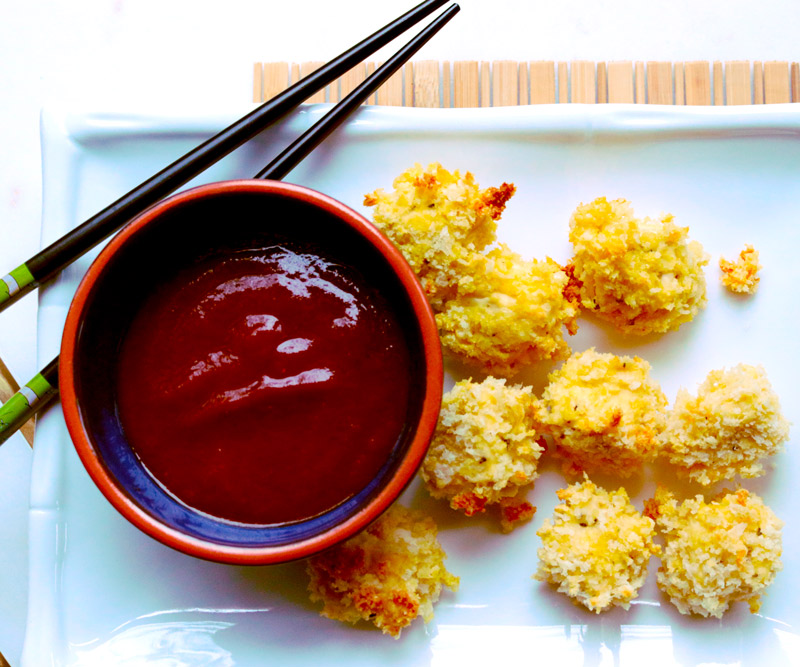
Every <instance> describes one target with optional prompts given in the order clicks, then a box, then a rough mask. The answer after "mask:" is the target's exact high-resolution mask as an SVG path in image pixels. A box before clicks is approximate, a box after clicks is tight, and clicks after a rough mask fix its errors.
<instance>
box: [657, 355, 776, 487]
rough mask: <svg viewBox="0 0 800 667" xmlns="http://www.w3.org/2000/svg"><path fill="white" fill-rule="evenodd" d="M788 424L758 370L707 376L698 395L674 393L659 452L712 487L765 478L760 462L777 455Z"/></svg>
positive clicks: (734, 370) (744, 366)
mask: <svg viewBox="0 0 800 667" xmlns="http://www.w3.org/2000/svg"><path fill="white" fill-rule="evenodd" d="M788 438H789V422H788V421H786V419H785V418H784V416H783V414H782V413H781V406H780V401H779V399H778V396H777V395H776V394H775V392H774V391H773V390H772V386H771V385H770V383H769V380H768V379H767V375H766V372H765V371H764V369H763V368H762V367H761V366H748V365H747V364H739V365H738V366H735V367H734V368H732V369H730V370H725V369H723V370H716V371H711V372H710V373H709V374H708V376H707V377H706V379H705V381H704V382H703V384H701V385H700V388H699V390H698V392H697V396H691V395H690V394H689V392H687V391H686V390H685V389H681V390H680V391H679V392H678V397H677V399H676V400H675V405H674V406H673V408H672V411H671V412H670V414H669V418H668V420H667V429H666V431H665V432H664V436H663V439H664V444H663V447H662V448H661V452H662V453H663V454H664V456H665V457H666V458H667V459H668V460H669V462H670V463H672V464H673V465H675V466H678V471H679V472H680V473H682V474H683V475H684V476H687V477H690V478H691V479H693V480H695V481H697V482H700V483H701V484H706V485H708V484H713V483H714V482H717V481H719V480H722V479H733V478H734V476H735V475H740V476H741V477H758V476H759V475H763V474H764V467H763V465H762V464H761V459H763V458H765V457H767V456H772V455H773V454H775V453H777V452H778V451H780V449H781V448H782V446H783V443H784V442H785V441H786V440H787V439H788Z"/></svg>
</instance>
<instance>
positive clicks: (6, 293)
mask: <svg viewBox="0 0 800 667" xmlns="http://www.w3.org/2000/svg"><path fill="white" fill-rule="evenodd" d="M34 282H36V279H35V278H34V277H33V274H32V273H31V272H30V270H29V269H28V267H27V265H25V264H20V265H19V266H18V267H17V268H16V269H13V270H12V271H11V272H10V273H8V274H7V275H5V276H4V277H3V278H1V279H0V303H3V302H5V301H8V300H9V299H10V298H11V297H12V296H14V295H15V294H16V293H17V292H19V291H20V290H22V289H24V288H26V287H27V286H28V285H31V284H33V283H34Z"/></svg>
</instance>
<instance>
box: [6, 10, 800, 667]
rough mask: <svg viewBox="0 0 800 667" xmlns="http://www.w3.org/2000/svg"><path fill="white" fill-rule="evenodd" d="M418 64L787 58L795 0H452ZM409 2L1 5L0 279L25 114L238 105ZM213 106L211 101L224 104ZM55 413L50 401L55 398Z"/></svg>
mask: <svg viewBox="0 0 800 667" xmlns="http://www.w3.org/2000/svg"><path fill="white" fill-rule="evenodd" d="M461 5H462V12H461V13H460V15H459V16H457V17H456V18H455V19H454V21H453V22H452V23H451V25H449V26H448V27H447V28H446V29H445V30H444V31H443V32H442V33H441V34H440V35H438V36H437V37H436V38H435V39H434V40H433V41H432V42H431V43H430V44H428V45H427V46H426V47H425V48H424V49H423V51H421V52H420V53H419V54H418V56H417V57H418V58H420V59H428V58H429V59H489V60H491V59H525V60H535V59H548V60H572V59H587V60H614V59H635V60H695V59H722V60H728V59H743V60H795V61H796V60H798V59H800V48H799V47H798V45H797V26H798V25H800V3H798V2H797V1H796V0H762V1H761V2H759V3H753V2H751V1H748V0H729V1H728V2H726V3H720V2H715V1H714V0H674V1H673V2H671V3H642V2H639V1H634V0H606V1H605V2H597V1H596V0H560V1H556V2H548V3H544V2H531V1H530V0H463V1H462V2H461ZM410 6H411V2H409V1H408V0H381V2H374V1H370V0H338V1H337V2H331V1H330V0H306V1H305V2H298V1H295V2H280V3H279V2H274V1H271V0H229V1H228V2H225V3H222V4H220V3H199V2H196V0H135V1H133V0H81V1H80V2H77V3H64V2H57V0H28V1H27V2H25V3H23V2H20V1H17V2H13V1H12V0H0V16H2V19H1V20H0V62H1V63H2V66H0V96H2V97H1V98H0V99H1V100H2V103H0V232H1V233H2V242H0V274H4V273H6V272H7V271H8V270H10V269H11V268H13V267H15V266H17V265H18V264H20V263H22V262H23V261H25V260H26V259H27V258H28V257H30V256H31V255H33V254H34V253H35V252H36V251H37V250H38V248H39V224H40V215H41V176H40V147H39V112H40V110H41V108H42V107H44V106H48V105H53V104H57V105H58V106H64V105H71V104H72V105H75V106H80V107H81V108H97V109H110V110H114V109H120V110H133V109H147V110H156V111H161V112H163V111H170V110H177V111H182V112H185V111H187V110H190V109H203V110H204V111H208V110H209V109H214V108H219V107H221V106H224V107H225V108H228V109H229V108H230V104H231V103H232V102H233V103H238V102H241V104H242V108H243V110H244V109H246V108H247V106H248V104H249V103H250V102H251V96H252V64H253V62H255V61H271V60H272V61H274V60H288V61H295V62H297V61H302V60H327V59H329V58H330V57H333V56H334V55H336V54H338V53H339V52H341V51H342V50H344V49H345V48H346V47H348V46H350V45H351V44H353V43H354V42H356V41H358V40H359V39H360V38H362V37H363V36H365V35H366V34H368V33H369V32H371V31H372V30H374V29H376V28H378V27H380V26H381V25H383V24H385V23H387V22H388V21H389V20H391V19H392V18H394V17H395V16H397V15H398V14H400V13H402V12H403V11H405V10H406V9H408V8H409V7H410ZM223 101H224V104H223ZM0 331H2V336H0V357H2V358H3V359H4V360H5V362H6V363H7V365H8V366H9V368H10V369H11V371H12V372H13V373H14V375H15V376H16V377H17V379H18V380H20V381H25V380H27V379H29V378H30V377H31V376H32V375H33V374H34V373H35V372H36V371H37V370H38V369H37V367H36V352H35V344H34V341H35V335H36V334H35V332H36V298H35V297H34V296H28V297H27V298H25V299H24V300H23V301H22V302H20V303H18V304H16V305H15V306H14V307H13V308H12V309H10V310H9V311H6V312H4V313H2V314H0ZM56 409H58V408H57V407H56ZM30 464H31V452H30V449H29V448H28V445H27V443H26V442H25V441H24V439H23V438H22V436H21V435H19V434H17V435H15V436H14V437H12V438H11V439H10V440H9V441H8V442H7V443H6V444H5V445H4V446H3V447H2V448H0V512H2V518H0V651H2V653H3V654H4V655H5V657H6V658H7V659H8V660H9V661H10V663H11V664H12V665H14V666H16V665H17V664H18V662H19V655H20V651H21V648H22V638H23V631H24V623H25V616H26V596H27V570H26V566H25V553H26V549H27V506H28V490H29V475H30Z"/></svg>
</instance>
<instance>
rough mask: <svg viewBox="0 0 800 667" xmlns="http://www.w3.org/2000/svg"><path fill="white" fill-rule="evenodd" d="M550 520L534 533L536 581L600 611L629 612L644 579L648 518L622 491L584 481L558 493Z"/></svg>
mask: <svg viewBox="0 0 800 667" xmlns="http://www.w3.org/2000/svg"><path fill="white" fill-rule="evenodd" d="M557 493H558V498H559V500H560V501H561V504H560V505H557V506H556V509H555V512H554V513H553V517H552V519H545V522H544V525H543V526H542V527H541V528H540V529H539V531H538V532H537V533H536V534H537V535H538V536H539V537H540V538H541V539H542V548H541V549H539V569H538V571H537V572H536V574H535V575H534V578H535V579H538V580H539V581H547V582H550V583H552V584H556V585H557V586H558V591H559V592H560V593H565V594H567V595H568V596H569V597H571V598H572V599H573V601H574V602H575V603H576V604H581V605H583V606H584V607H586V608H587V609H589V610H590V611H594V612H596V613H598V614H599V613H600V612H602V611H605V610H607V609H609V608H611V607H613V606H618V607H623V608H625V609H628V607H629V606H630V601H631V600H632V599H633V598H635V597H636V596H637V594H638V591H639V589H640V588H641V587H642V584H643V583H644V580H645V578H646V576H647V562H648V561H649V560H650V556H651V555H652V554H657V553H659V551H660V547H658V546H657V545H656V544H654V543H653V536H654V535H655V530H654V523H653V520H652V519H650V518H648V517H645V516H642V515H641V514H640V513H639V512H638V511H637V510H636V508H635V507H634V506H633V505H631V503H630V500H629V499H628V494H627V492H626V491H625V489H623V488H620V489H619V490H617V491H613V492H609V491H606V490H605V489H601V488H599V487H597V486H596V485H595V484H593V483H592V482H590V481H589V480H588V479H587V480H585V481H584V482H583V483H581V484H572V485H570V486H568V487H567V488H566V489H561V490H560V491H558V492H557Z"/></svg>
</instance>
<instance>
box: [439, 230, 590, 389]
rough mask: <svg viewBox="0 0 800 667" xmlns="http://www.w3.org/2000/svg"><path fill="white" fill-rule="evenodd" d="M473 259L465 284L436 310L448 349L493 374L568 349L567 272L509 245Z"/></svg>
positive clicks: (573, 308) (571, 325)
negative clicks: (526, 256) (528, 257)
mask: <svg viewBox="0 0 800 667" xmlns="http://www.w3.org/2000/svg"><path fill="white" fill-rule="evenodd" d="M483 260H484V261H483V262H481V263H477V264H475V266H474V268H473V274H472V275H473V279H472V282H471V284H470V285H469V287H467V286H465V285H462V286H460V287H459V290H458V296H457V297H455V298H453V299H450V300H449V301H447V303H445V304H444V306H443V308H442V311H441V312H440V313H438V314H437V315H436V323H437V324H438V326H439V334H440V336H441V338H442V344H443V346H444V347H445V349H446V350H448V351H449V352H450V353H452V354H454V355H455V356H457V357H460V358H462V359H464V360H465V361H467V362H468V363H472V364H474V365H477V366H479V367H480V368H481V369H482V370H484V371H485V372H487V373H491V374H493V375H503V376H509V375H513V374H514V373H516V372H517V371H518V370H520V369H521V367H523V366H524V365H525V364H530V363H533V362H536V361H540V360H542V359H563V358H564V357H566V356H567V355H568V354H569V351H570V350H569V346H568V345H567V343H566V342H565V340H564V334H563V328H564V327H565V326H566V328H567V330H568V331H569V332H570V333H575V331H576V325H575V318H576V316H577V314H578V307H577V304H576V303H575V302H574V301H572V300H570V292H569V289H568V288H569V285H570V278H569V276H568V275H567V273H566V272H565V271H564V270H563V269H562V268H561V267H560V266H559V265H558V264H556V262H554V261H553V260H551V259H547V260H546V261H538V260H533V261H530V262H528V261H525V260H523V259H522V258H521V257H520V256H519V255H517V254H516V253H514V252H512V251H511V250H510V249H509V248H508V247H507V246H505V245H503V244H500V246H499V247H497V248H495V249H494V250H492V251H491V252H489V253H488V254H487V255H486V256H485V257H484V258H483Z"/></svg>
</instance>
